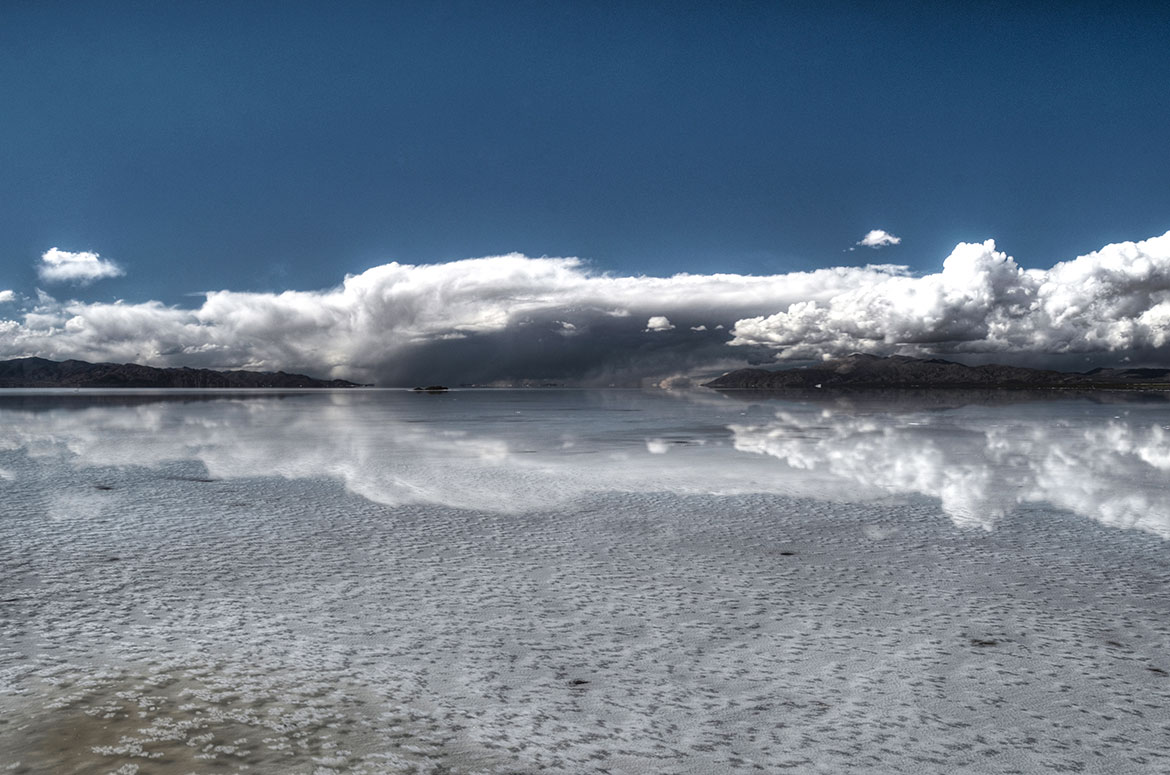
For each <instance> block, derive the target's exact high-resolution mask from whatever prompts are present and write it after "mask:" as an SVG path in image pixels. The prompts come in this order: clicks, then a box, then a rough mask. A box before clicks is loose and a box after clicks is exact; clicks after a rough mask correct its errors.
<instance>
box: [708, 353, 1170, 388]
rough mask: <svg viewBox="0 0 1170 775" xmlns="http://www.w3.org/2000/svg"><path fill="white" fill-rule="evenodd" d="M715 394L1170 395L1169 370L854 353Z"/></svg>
mask: <svg viewBox="0 0 1170 775" xmlns="http://www.w3.org/2000/svg"><path fill="white" fill-rule="evenodd" d="M705 387H710V388H716V389H723V390H727V389H750V390H783V389H790V388H1014V389H1019V388H1078V389H1093V388H1121V387H1124V388H1160V389H1163V390H1170V369H1093V370H1092V371H1089V372H1084V373H1077V372H1065V371H1049V370H1046V369H1029V368H1025V367H1022V366H1000V365H996V364H989V365H986V366H965V365H963V364H961V363H955V362H953V361H945V360H941V359H938V358H932V359H922V358H908V357H906V356H901V355H893V356H890V357H886V358H883V357H879V356H876V355H864V354H860V353H855V354H853V355H850V356H847V357H845V358H837V359H834V360H829V361H825V362H824V363H822V364H818V365H816V366H807V367H803V368H795V369H784V370H780V371H767V370H765V369H739V370H737V371H731V372H728V373H727V374H724V375H723V376H722V377H719V378H717V379H714V380H712V381H710V382H707V383H705Z"/></svg>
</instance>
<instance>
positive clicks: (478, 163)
mask: <svg viewBox="0 0 1170 775" xmlns="http://www.w3.org/2000/svg"><path fill="white" fill-rule="evenodd" d="M955 5H959V4H950V3H872V4H866V3H831V2H829V3H739V4H736V3H718V4H716V3H700V4H687V3H594V2H588V3H586V2H580V3H522V2H507V3H502V2H501V3H493V2H475V3H447V2H437V3H387V2H379V3H357V2H348V3H344V2H343V3H324V2H321V3H291V2H289V3H284V2H280V3H277V2H272V3H265V2H252V3H216V2H200V3H160V2H143V3H106V2H86V3H80V2H74V3H55V2H20V1H16V0H13V1H11V2H6V3H4V4H3V5H0V104H3V105H4V106H5V109H4V115H3V118H2V119H0V186H2V190H3V197H2V198H0V289H11V290H12V291H13V292H14V293H15V294H18V295H23V297H25V298H32V297H31V294H32V293H33V289H34V288H36V287H38V286H39V285H44V283H43V282H41V278H38V276H37V269H38V266H40V264H41V256H42V254H43V253H44V252H45V251H47V250H49V249H50V248H53V247H58V248H60V249H61V250H63V251H93V252H96V253H99V254H101V256H102V257H103V259H111V260H113V261H115V262H117V264H118V265H119V266H120V267H121V268H122V270H124V271H123V274H122V275H121V276H119V277H110V278H106V279H102V280H100V281H97V282H93V283H90V284H88V285H74V286H72V287H69V288H68V290H67V291H66V290H59V289H58V290H54V289H51V288H48V287H47V286H46V289H47V290H49V291H50V292H52V293H54V294H55V295H56V296H58V297H64V296H68V297H70V298H71V299H76V300H79V301H85V302H101V301H110V300H113V299H115V298H118V299H125V300H126V301H127V302H134V303H144V302H146V301H149V300H155V301H159V302H161V303H163V304H164V305H179V306H187V307H190V306H194V305H198V304H199V303H200V300H199V299H198V298H194V299H193V298H192V297H190V296H189V295H188V294H192V293H201V292H204V291H209V290H217V289H228V290H232V291H237V292H243V291H257V292H270V293H276V292H280V291H284V290H287V289H296V290H305V291H309V290H315V289H326V288H330V287H335V286H337V284H338V283H340V282H341V281H342V278H343V277H344V276H345V275H346V274H356V273H360V272H363V271H364V270H367V269H369V268H370V267H374V266H377V265H380V264H384V263H386V262H389V261H398V262H403V263H409V264H420V263H433V262H444V261H452V260H456V259H463V258H469V257H476V256H489V255H498V254H504V253H509V252H518V253H522V254H525V255H528V256H537V257H539V256H578V257H581V258H582V259H585V260H586V261H587V262H589V264H588V265H589V267H591V269H592V271H597V272H609V273H613V274H617V275H642V274H645V275H653V276H668V275H672V274H675V273H677V272H691V273H701V274H709V273H716V272H734V273H744V274H761V275H772V274H781V273H787V272H794V271H807V270H812V269H816V268H818V267H829V266H861V265H863V264H866V263H869V262H882V263H885V262H890V263H896V264H903V265H906V266H908V267H910V269H911V271H913V272H915V273H919V274H923V273H930V272H937V271H938V270H939V269H940V267H941V265H942V262H943V259H944V258H945V257H946V256H947V255H948V254H949V253H950V252H951V251H952V249H954V247H955V245H956V244H958V243H960V242H977V243H982V242H983V241H984V240H987V239H995V240H996V244H997V246H998V248H999V250H1001V251H1005V252H1006V253H1008V254H1010V255H1011V256H1013V257H1014V258H1015V259H1016V261H1017V262H1018V264H1019V265H1020V266H1022V267H1039V268H1048V267H1051V266H1053V264H1055V263H1056V262H1058V261H1065V260H1070V259H1073V258H1075V257H1077V256H1080V255H1084V254H1087V253H1089V252H1091V251H1094V250H1097V249H1099V248H1101V247H1102V246H1104V245H1107V244H1109V243H1115V242H1121V241H1126V240H1135V241H1136V240H1142V239H1146V238H1149V237H1154V236H1157V235H1160V234H1162V233H1163V232H1165V231H1166V230H1167V229H1170V183H1168V181H1170V152H1168V151H1167V138H1168V137H1170V98H1168V97H1167V95H1168V94H1170V57H1167V56H1166V41H1167V40H1170V7H1168V6H1165V5H1164V4H1155V3H1149V4H1137V3H1121V4H1108V5H1107V4H1094V3H1076V2H1072V3H1066V4H1027V3H1024V4H1020V3H968V4H962V7H961V8H959V9H956V8H954V6H955ZM877 228H881V229H886V230H888V231H889V232H891V233H893V234H896V235H898V236H899V237H900V238H901V239H902V242H901V244H899V245H896V246H891V247H887V248H884V249H882V250H871V249H865V248H857V249H856V250H852V251H851V250H849V248H850V247H851V246H853V245H854V243H855V242H857V241H858V240H860V239H861V238H862V236H863V235H865V234H866V233H867V232H868V231H869V230H871V229H877ZM762 312H763V310H762Z"/></svg>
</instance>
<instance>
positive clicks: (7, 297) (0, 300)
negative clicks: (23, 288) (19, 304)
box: [0, 291, 16, 304]
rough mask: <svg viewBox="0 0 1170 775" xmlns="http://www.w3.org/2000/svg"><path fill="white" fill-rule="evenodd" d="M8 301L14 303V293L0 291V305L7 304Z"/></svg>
mask: <svg viewBox="0 0 1170 775" xmlns="http://www.w3.org/2000/svg"><path fill="white" fill-rule="evenodd" d="M10 301H16V293H15V292H14V291H0V304H7V303H8V302H10Z"/></svg>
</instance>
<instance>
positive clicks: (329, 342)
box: [0, 232, 1170, 385]
mask: <svg viewBox="0 0 1170 775" xmlns="http://www.w3.org/2000/svg"><path fill="white" fill-rule="evenodd" d="M51 253H53V251H49V253H46V256H48V255H49V254H51ZM57 253H62V252H61V251H57ZM65 255H71V256H76V255H81V254H65ZM89 255H91V256H92V258H93V261H92V262H91V261H88V260H85V261H81V262H72V264H74V265H77V264H78V263H80V264H82V265H85V266H89V267H91V268H92V266H93V265H94V263H95V262H96V263H97V264H98V265H99V266H101V265H104V264H105V262H101V261H100V259H98V257H97V256H96V254H89ZM58 263H59V265H60V266H67V265H70V263H71V262H70V261H66V260H64V259H62V260H61V261H60V262H58ZM70 271H74V270H70ZM101 271H106V270H101ZM118 271H120V270H118ZM17 298H18V297H16V296H15V294H14V295H13V296H12V298H11V299H10V300H11V301H15V300H17ZM6 314H7V316H8V319H4V318H2V317H0V357H3V358H12V357H20V356H28V355H36V356H41V357H46V358H80V359H83V360H90V361H136V362H140V363H147V364H151V365H159V366H183V365H185V366H193V367H209V368H250V369H262V370H277V369H284V370H289V371H301V372H306V373H310V374H313V375H318V376H332V377H345V378H350V379H358V380H363V381H371V380H372V381H376V382H378V384H385V385H409V384H418V383H419V382H423V381H426V382H428V383H429V382H432V381H443V382H446V383H453V384H462V383H485V382H492V381H515V380H541V381H543V380H554V381H563V382H579V383H589V384H637V382H638V381H639V380H640V379H642V378H655V379H657V378H662V377H670V376H675V375H680V374H688V373H696V372H712V371H715V372H717V371H719V370H721V369H729V368H735V367H738V366H742V365H747V364H748V363H765V362H771V361H773V360H787V359H808V358H820V357H828V356H833V355H842V354H847V353H850V352H855V351H857V352H869V353H875V354H895V353H897V354H904V355H942V356H944V357H948V356H953V357H959V358H962V357H963V356H975V355H983V356H986V357H988V358H991V357H994V359H996V360H1000V361H1004V362H1013V361H1014V362H1020V361H1025V362H1028V361H1031V360H1032V359H1034V357H1035V356H1038V355H1053V354H1062V353H1063V354H1068V353H1080V354H1091V355H1092V356H1093V359H1094V360H1095V361H1097V362H1100V363H1102V364H1103V365H1104V364H1107V363H1116V362H1120V361H1121V360H1122V359H1123V358H1127V357H1129V358H1135V359H1145V360H1151V361H1153V360H1166V356H1167V355H1170V353H1168V352H1167V348H1168V347H1170V232H1168V233H1167V234H1165V235H1163V236H1161V237H1155V238H1152V239H1148V240H1145V241H1142V242H1136V243H1135V242H1124V243H1118V244H1113V245H1107V246H1105V247H1104V248H1102V249H1101V250H1099V251H1097V252H1094V253H1090V254H1088V255H1085V256H1080V257H1077V258H1074V259H1071V260H1069V261H1064V262H1061V263H1058V264H1056V265H1055V266H1053V267H1052V268H1050V269H1047V270H1043V269H1023V268H1021V267H1020V266H1018V265H1017V264H1016V262H1015V260H1014V259H1012V258H1011V257H1010V256H1008V255H1006V254H1005V253H1002V252H1000V251H999V250H997V249H996V246H995V243H994V242H992V241H990V240H989V241H987V242H983V243H964V244H960V245H958V246H957V247H956V248H955V249H954V251H953V252H952V253H951V255H950V256H948V257H947V258H946V260H945V261H944V262H943V266H942V271H940V272H937V273H933V274H927V275H924V276H914V275H913V274H912V273H911V272H910V271H909V270H908V269H907V268H906V267H902V266H894V265H871V266H866V267H837V268H828V269H820V270H816V271H813V272H794V273H789V274H777V275H769V276H751V275H736V274H710V275H692V274H680V275H675V276H673V277H641V276H637V277H629V276H614V275H610V274H604V273H599V272H596V271H594V270H592V269H591V268H590V267H589V266H588V265H587V264H585V263H584V262H582V261H580V260H578V259H574V258H528V257H525V256H522V255H518V254H510V255H503V256H494V257H488V258H476V259H467V260H463V261H452V262H449V263H444V264H429V265H411V264H400V263H390V264H385V265H382V266H376V267H373V268H371V269H369V270H367V271H365V272H362V273H361V274H358V275H352V276H348V277H346V278H345V279H344V281H343V282H342V283H341V285H339V286H338V287H336V288H331V289H327V290H321V291H285V292H283V293H243V292H236V291H229V290H221V291H214V292H211V293H208V294H206V298H205V300H204V302H203V303H202V304H201V305H200V306H198V307H197V308H194V309H186V308H179V307H170V306H166V305H163V304H161V303H159V302H157V301H147V302H141V303H128V302H117V303H112V304H110V303H88V302H80V301H60V300H57V299H54V298H52V297H51V296H48V295H46V294H43V293H42V294H40V295H39V296H38V298H37V299H36V300H35V301H32V300H29V301H25V302H24V304H23V305H20V304H14V305H11V306H8V307H7V310H6ZM729 344H730V345H735V346H733V347H729V346H728V345H729Z"/></svg>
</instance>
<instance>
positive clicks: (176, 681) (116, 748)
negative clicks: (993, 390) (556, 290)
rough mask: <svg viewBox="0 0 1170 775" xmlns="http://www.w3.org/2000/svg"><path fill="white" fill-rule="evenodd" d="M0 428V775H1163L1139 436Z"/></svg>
mask: <svg viewBox="0 0 1170 775" xmlns="http://www.w3.org/2000/svg"><path fill="white" fill-rule="evenodd" d="M0 428H3V434H2V435H0V487H2V488H3V493H4V497H3V500H2V501H0V772H18V773H19V772H30V773H42V772H43V773H91V772H94V773H106V772H110V773H119V774H123V773H125V774H130V773H135V772H137V773H141V774H143V775H145V774H146V773H160V774H169V773H191V772H194V773H219V772H225V773H230V772H248V773H315V774H319V775H325V774H326V773H537V772H551V773H603V772H604V773H715V772H779V771H792V772H830V773H836V772H867V773H884V772H890V773H893V772H963V773H1013V772H1018V773H1033V772H1035V773H1044V772H1090V773H1117V772H1126V773H1164V772H1167V771H1170V747H1168V746H1167V744H1166V741H1167V740H1168V739H1170V616H1168V614H1170V595H1168V594H1167V593H1168V592H1170V562H1168V561H1167V552H1166V543H1165V541H1166V539H1167V538H1170V408H1168V407H1167V405H1166V404H1164V403H1161V402H1156V401H1154V402H1150V401H1139V402H1122V401H1120V400H1118V401H1112V400H1111V401H1108V402H1104V403H1099V402H1090V401H1084V400H1059V401H1046V402H1027V403H1020V404H1011V403H1008V404H1003V405H993V406H987V405H980V404H966V405H964V402H963V401H956V402H954V405H953V406H944V407H938V406H936V407H934V408H925V407H923V406H922V405H921V403H915V402H909V403H902V404H889V405H887V404H883V403H881V402H872V401H871V402H864V401H862V402H858V401H855V400H832V399H826V400H824V401H817V402H784V401H776V400H765V399H759V398H751V397H748V398H744V399H735V398H724V397H720V396H717V395H713V394H690V393H682V394H668V393H641V392H636V391H593V392H590V391H455V392H452V393H449V394H445V395H441V396H421V395H412V394H408V393H401V392H390V391H354V392H338V393H331V392H321V393H309V394H288V395H285V394H274V395H261V394H252V395H240V394H216V393H200V394H189V395H176V394H167V395H158V394H140V395H134V394H126V393H119V394H110V393H100V392H95V393H91V394H85V393H82V394H65V395H61V394H55V395H46V394H37V393H16V392H13V393H10V394H5V395H2V396H0ZM3 768H7V769H3Z"/></svg>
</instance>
